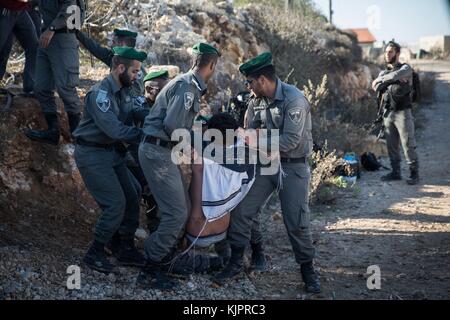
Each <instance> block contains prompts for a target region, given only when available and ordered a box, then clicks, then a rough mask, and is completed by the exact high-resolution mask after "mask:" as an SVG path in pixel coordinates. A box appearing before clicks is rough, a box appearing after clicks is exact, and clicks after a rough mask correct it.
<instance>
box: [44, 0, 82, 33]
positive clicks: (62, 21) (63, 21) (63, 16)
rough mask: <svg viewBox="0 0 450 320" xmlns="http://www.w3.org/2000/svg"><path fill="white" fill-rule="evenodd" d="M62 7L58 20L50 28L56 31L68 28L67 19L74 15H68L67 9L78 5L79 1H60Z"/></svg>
mask: <svg viewBox="0 0 450 320" xmlns="http://www.w3.org/2000/svg"><path fill="white" fill-rule="evenodd" d="M58 2H59V3H60V4H61V6H60V8H59V12H58V14H57V16H56V18H55V19H54V20H53V21H52V23H51V24H50V26H52V27H54V28H55V30H58V29H63V28H67V19H68V18H69V17H70V15H71V14H72V13H67V8H68V7H70V6H72V5H77V0H59V1H58Z"/></svg>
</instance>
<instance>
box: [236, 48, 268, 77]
mask: <svg viewBox="0 0 450 320" xmlns="http://www.w3.org/2000/svg"><path fill="white" fill-rule="evenodd" d="M271 65H273V63H272V54H271V53H270V52H264V53H262V54H260V55H259V56H257V57H254V58H253V59H250V60H249V61H247V62H246V63H244V64H241V66H240V67H239V71H240V72H241V73H242V74H243V75H244V76H246V77H247V76H249V75H251V74H252V73H255V72H256V71H258V70H259V69H262V68H264V67H267V66H271Z"/></svg>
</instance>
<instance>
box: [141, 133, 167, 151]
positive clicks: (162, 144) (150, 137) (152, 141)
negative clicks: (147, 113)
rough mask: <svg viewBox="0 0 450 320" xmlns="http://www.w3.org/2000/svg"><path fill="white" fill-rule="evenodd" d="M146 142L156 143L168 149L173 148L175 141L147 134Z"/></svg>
mask: <svg viewBox="0 0 450 320" xmlns="http://www.w3.org/2000/svg"><path fill="white" fill-rule="evenodd" d="M144 142H145V143H150V144H154V145H157V146H161V147H163V148H167V149H172V148H173V143H172V141H165V140H161V139H160V138H155V137H152V136H146V137H145V139H144Z"/></svg>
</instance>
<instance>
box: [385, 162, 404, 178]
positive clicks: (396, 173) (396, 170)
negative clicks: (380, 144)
mask: <svg viewBox="0 0 450 320" xmlns="http://www.w3.org/2000/svg"><path fill="white" fill-rule="evenodd" d="M391 166H392V171H391V172H390V173H388V174H387V175H385V176H382V177H381V181H386V182H387V181H398V180H402V175H401V173H400V165H399V164H391Z"/></svg>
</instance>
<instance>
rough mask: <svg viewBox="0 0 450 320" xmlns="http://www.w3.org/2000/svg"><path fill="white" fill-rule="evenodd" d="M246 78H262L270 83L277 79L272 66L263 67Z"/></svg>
mask: <svg viewBox="0 0 450 320" xmlns="http://www.w3.org/2000/svg"><path fill="white" fill-rule="evenodd" d="M248 76H249V77H250V78H253V79H258V78H259V77H260V76H264V77H266V78H267V79H269V80H271V81H275V80H276V79H277V74H276V70H275V66H274V65H269V66H265V67H263V68H261V69H258V70H256V71H255V72H253V73H251V74H249V75H248Z"/></svg>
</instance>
